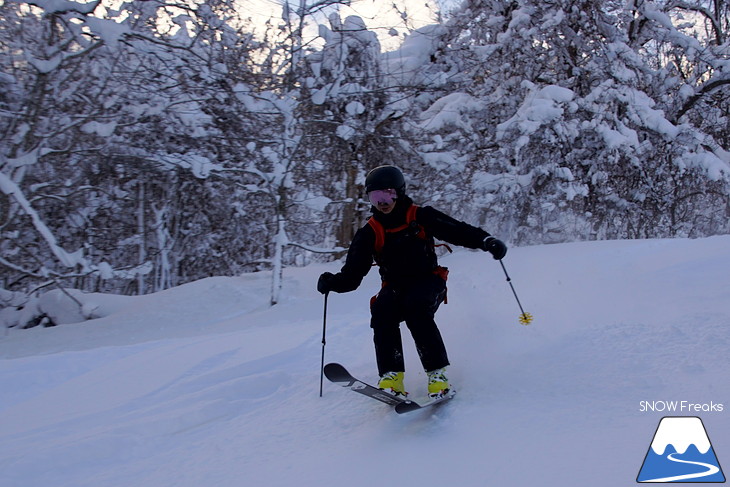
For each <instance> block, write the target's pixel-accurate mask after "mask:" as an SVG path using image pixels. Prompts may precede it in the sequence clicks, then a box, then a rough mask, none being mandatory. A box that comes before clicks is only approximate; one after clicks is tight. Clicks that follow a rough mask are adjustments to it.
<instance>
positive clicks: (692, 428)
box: [651, 417, 712, 455]
mask: <svg viewBox="0 0 730 487" xmlns="http://www.w3.org/2000/svg"><path fill="white" fill-rule="evenodd" d="M678 440H679V441H678ZM669 445H672V446H674V448H675V450H677V452H678V453H684V452H686V451H687V448H689V446H690V445H694V446H696V447H697V449H698V450H699V451H700V453H702V454H703V455H704V454H705V453H707V451H708V450H709V449H710V447H711V446H712V445H711V444H710V439H709V438H708V437H707V435H706V434H705V428H704V427H703V426H702V420H700V419H699V418H693V417H670V418H664V419H663V420H662V422H661V424H660V425H659V428H657V432H656V435H654V440H653V441H652V442H651V449H652V450H654V453H656V454H657V455H664V450H666V448H667V446H669Z"/></svg>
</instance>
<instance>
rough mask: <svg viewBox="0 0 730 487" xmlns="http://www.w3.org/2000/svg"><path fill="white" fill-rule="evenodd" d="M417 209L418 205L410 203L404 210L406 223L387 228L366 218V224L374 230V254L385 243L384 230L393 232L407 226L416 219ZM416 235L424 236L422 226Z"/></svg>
mask: <svg viewBox="0 0 730 487" xmlns="http://www.w3.org/2000/svg"><path fill="white" fill-rule="evenodd" d="M417 211H418V206H416V205H411V206H410V207H408V211H407V212H406V223H405V224H403V225H401V226H399V227H396V228H389V229H387V230H386V229H385V228H383V225H382V224H381V223H380V222H379V221H378V220H376V219H375V218H373V217H370V219H369V220H368V225H370V227H371V228H372V229H373V232H375V247H374V250H375V254H376V255H377V254H379V253H380V251H381V250H383V245H385V232H388V233H395V232H399V231H401V230H404V229H406V228H408V226H409V225H410V224H411V222H414V221H416V212H417ZM418 236H419V237H420V238H426V232H425V231H424V230H423V227H421V229H420V231H419V232H418Z"/></svg>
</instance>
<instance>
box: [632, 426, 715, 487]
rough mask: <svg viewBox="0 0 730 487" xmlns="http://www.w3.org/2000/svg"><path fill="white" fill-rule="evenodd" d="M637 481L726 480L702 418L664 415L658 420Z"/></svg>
mask: <svg viewBox="0 0 730 487" xmlns="http://www.w3.org/2000/svg"><path fill="white" fill-rule="evenodd" d="M636 481H637V482H657V483H660V482H693V483H694V482H713V483H721V482H725V475H724V474H723V472H722V468H721V467H720V462H718V461H717V456H715V450H714V449H713V448H712V444H711V443H710V438H709V437H708V436H707V431H706V430H705V425H704V424H703V423H702V420H701V419H700V418H698V417H695V416H666V417H664V418H662V419H661V421H659V426H658V427H657V430H656V433H654V438H653V439H652V441H651V444H650V445H649V451H647V453H646V457H645V458H644V463H643V464H642V466H641V470H640V471H639V475H638V476H637V477H636Z"/></svg>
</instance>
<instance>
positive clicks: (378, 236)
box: [368, 217, 385, 255]
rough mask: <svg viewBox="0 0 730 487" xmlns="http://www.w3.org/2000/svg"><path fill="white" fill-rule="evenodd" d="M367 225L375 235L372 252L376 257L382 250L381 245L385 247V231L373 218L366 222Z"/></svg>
mask: <svg viewBox="0 0 730 487" xmlns="http://www.w3.org/2000/svg"><path fill="white" fill-rule="evenodd" d="M368 225H370V228H372V229H373V232H374V233H375V247H374V250H375V254H376V255H377V254H379V253H380V251H381V250H383V245H385V229H384V228H383V225H382V224H381V223H380V222H379V221H378V220H376V219H375V218H373V217H370V219H369V220H368Z"/></svg>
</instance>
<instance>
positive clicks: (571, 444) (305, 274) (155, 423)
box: [0, 236, 730, 487]
mask: <svg viewBox="0 0 730 487" xmlns="http://www.w3.org/2000/svg"><path fill="white" fill-rule="evenodd" d="M441 260H442V263H443V264H444V265H446V266H448V267H449V268H450V271H451V272H450V277H449V303H448V304H446V305H443V306H442V307H441V309H440V310H439V313H438V315H437V321H438V322H439V323H440V328H441V331H442V333H443V335H444V339H445V341H446V344H447V348H448V350H449V354H450V358H451V361H452V366H451V367H450V371H451V374H450V375H451V379H452V382H453V383H454V385H455V387H456V389H457V390H458V394H457V396H456V398H455V399H454V400H453V401H451V402H450V403H448V404H446V405H444V406H443V407H440V408H435V409H431V410H428V411H421V412H415V413H410V414H407V415H403V416H399V415H396V414H395V413H393V412H392V411H391V410H389V408H388V407H387V406H384V405H381V404H379V403H377V402H375V401H372V400H369V399H367V398H364V397H360V396H358V395H356V394H353V393H351V392H349V391H347V390H345V389H343V388H342V387H339V386H337V385H335V384H331V383H329V382H327V383H325V384H324V396H323V397H322V398H320V397H319V371H320V369H319V367H320V357H321V355H320V354H321V349H322V343H321V339H322V326H323V322H322V311H323V299H322V296H321V295H319V294H318V293H317V291H316V290H315V289H314V287H315V282H316V279H317V276H318V275H319V274H320V273H321V272H324V271H336V270H337V269H339V266H340V264H339V263H332V264H326V265H325V264H319V265H312V266H309V267H305V268H300V269H287V270H286V271H285V273H284V286H283V288H282V294H281V299H280V301H279V304H278V305H277V306H274V307H269V306H268V301H269V286H270V283H271V276H270V274H268V273H255V274H247V275H244V276H241V277H236V278H223V277H212V278H208V279H203V280H200V281H197V282H193V283H190V284H186V285H183V286H180V287H177V288H173V289H169V290H167V291H163V292H160V293H157V294H152V295H146V296H138V297H129V296H126V297H124V296H112V295H103V294H91V295H83V296H79V298H80V299H81V300H82V302H83V303H84V308H85V309H86V310H92V309H93V312H94V314H95V316H99V318H97V319H95V320H92V321H86V322H78V323H73V322H67V323H66V324H63V325H60V326H57V327H54V328H45V329H44V328H40V327H38V328H34V329H31V330H16V329H8V330H6V332H5V334H4V336H1V337H0V357H1V359H0V388H2V390H3V394H2V395H1V396H0V415H1V417H2V421H0V471H2V472H3V482H2V483H3V485H8V486H24V487H26V486H54V487H63V486H73V487H83V486H94V487H98V486H102V485H103V486H105V487H117V486H118V487H128V486H130V485H134V486H137V487H148V486H149V487H163V486H176V487H200V486H204V485H216V486H219V487H227V486H237V487H238V486H241V485H263V486H267V487H275V486H297V485H318V486H321V487H335V486H337V487H340V486H342V485H347V486H354V487H359V486H366V485H372V484H373V482H374V481H373V478H372V477H370V478H368V475H367V474H368V473H372V474H373V475H378V474H379V473H380V472H382V471H383V470H384V469H385V470H387V469H388V468H392V469H393V473H392V474H388V478H396V479H398V480H397V481H398V482H405V483H407V484H408V485H421V486H437V485H460V486H465V487H472V486H473V487H481V486H484V485H509V486H516V487H523V486H524V487H528V486H529V487H532V486H541V487H542V486H552V485H555V486H586V485H590V486H591V487H602V486H606V487H615V486H617V485H632V484H634V483H635V478H636V475H637V472H638V471H639V468H640V467H641V464H642V461H643V459H644V456H645V455H646V452H647V449H648V448H649V445H650V443H651V441H652V438H653V435H654V433H655V431H656V428H657V425H658V423H659V420H660V419H661V418H662V416H665V415H667V413H666V412H664V413H662V412H660V411H642V410H641V408H640V402H641V401H663V400H666V401H669V400H676V401H687V402H689V403H693V404H702V403H710V402H713V403H714V404H718V403H720V404H723V405H724V409H723V410H722V411H709V412H702V413H697V412H689V413H685V415H688V416H701V417H702V420H703V423H704V425H705V427H706V428H707V432H708V434H709V436H710V438H711V439H712V441H713V443H712V445H713V448H714V450H715V452H716V453H717V455H718V459H719V460H720V463H721V464H726V463H729V462H728V461H727V459H728V458H730V457H728V455H730V418H729V416H728V401H730V385H729V382H728V380H727V377H728V375H729V374H730V356H729V355H728V353H727V350H728V346H729V345H730V338H729V336H728V326H730V307H729V306H728V303H730V277H729V275H728V272H727V270H728V269H729V268H730V236H719V237H712V238H705V239H698V240H689V239H675V240H641V241H600V242H584V243H571V244H560V245H548V246H535V247H524V248H512V249H511V250H510V252H509V254H508V255H507V257H506V258H505V260H504V263H505V266H506V268H507V269H508V271H509V273H510V276H511V278H512V283H513V284H514V286H515V289H516V290H517V292H518V294H519V297H520V300H521V302H522V304H523V306H524V307H525V310H526V311H528V312H530V313H532V314H533V315H534V317H535V321H534V322H533V324H532V325H530V326H522V325H520V324H519V323H518V316H519V309H518V307H517V304H516V302H515V300H514V296H513V295H512V293H511V290H510V288H509V285H508V284H507V283H506V282H505V277H504V274H503V273H502V270H501V268H500V266H499V265H498V264H497V263H496V262H495V261H494V260H492V259H491V258H490V257H489V256H488V255H486V254H484V253H482V252H476V251H466V250H457V251H456V252H455V253H454V254H451V255H448V256H446V257H444V258H442V259H441ZM377 289H378V277H377V272H375V271H373V272H371V273H370V274H369V275H368V276H367V277H366V279H365V281H364V282H363V285H362V286H361V288H360V289H359V290H357V291H355V292H353V293H348V294H342V295H340V294H333V295H331V296H330V298H329V306H328V317H327V341H326V349H325V354H326V360H327V361H328V362H329V361H336V362H341V363H343V364H345V365H346V366H347V367H348V368H349V369H350V370H351V371H352V372H353V373H354V374H355V375H356V376H359V377H361V378H362V379H365V380H369V381H373V380H374V378H375V373H376V372H375V365H374V357H373V350H372V341H371V331H370V329H369V326H368V313H367V303H368V299H369V297H370V296H371V295H372V294H373V293H375V292H376V291H377ZM48 306H51V307H56V308H57V309H56V311H59V310H58V308H61V307H62V306H63V301H62V296H59V298H58V299H57V300H56V301H55V302H54V303H50V304H48ZM59 314H60V313H59ZM71 315H72V313H67V316H71ZM404 337H405V339H404V342H405V344H406V350H405V354H406V363H407V372H406V386H407V388H408V389H409V390H410V392H411V394H412V396H413V397H416V398H418V397H421V396H422V395H423V394H424V393H425V374H424V373H423V372H422V371H420V370H419V369H420V367H419V364H418V359H417V356H416V353H415V350H414V348H413V345H412V341H411V340H410V336H409V334H408V333H407V331H406V332H404ZM672 415H675V416H676V415H677V413H674V414H672ZM379 478H380V477H379Z"/></svg>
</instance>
